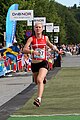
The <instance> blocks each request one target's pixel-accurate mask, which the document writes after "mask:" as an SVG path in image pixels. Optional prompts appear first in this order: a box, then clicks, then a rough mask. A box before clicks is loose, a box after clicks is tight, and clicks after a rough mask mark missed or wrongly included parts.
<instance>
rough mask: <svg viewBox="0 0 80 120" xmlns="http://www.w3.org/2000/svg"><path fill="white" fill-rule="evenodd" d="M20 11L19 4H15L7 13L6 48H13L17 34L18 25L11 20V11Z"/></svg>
mask: <svg viewBox="0 0 80 120" xmlns="http://www.w3.org/2000/svg"><path fill="white" fill-rule="evenodd" d="M11 10H18V4H13V5H11V6H10V8H9V9H8V12H7V17H6V47H9V46H12V42H13V39H14V36H15V32H16V23H17V21H11V20H10V11H11Z"/></svg>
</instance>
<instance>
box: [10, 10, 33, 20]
mask: <svg viewBox="0 0 80 120" xmlns="http://www.w3.org/2000/svg"><path fill="white" fill-rule="evenodd" d="M10 20H12V21H14V20H17V21H22V20H23V21H24V20H33V10H11V12H10Z"/></svg>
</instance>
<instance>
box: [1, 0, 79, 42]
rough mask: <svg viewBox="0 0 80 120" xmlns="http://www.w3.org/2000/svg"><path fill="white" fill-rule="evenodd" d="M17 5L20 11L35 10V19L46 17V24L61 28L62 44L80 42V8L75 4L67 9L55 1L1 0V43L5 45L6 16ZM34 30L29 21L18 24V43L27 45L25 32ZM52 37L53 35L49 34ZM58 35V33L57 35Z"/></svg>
mask: <svg viewBox="0 0 80 120" xmlns="http://www.w3.org/2000/svg"><path fill="white" fill-rule="evenodd" d="M14 3H17V4H19V10H34V17H46V22H50V23H54V25H59V26H60V33H59V36H60V43H61V44H62V43H65V44H67V43H69V44H70V43H79V42H80V7H77V6H76V4H74V6H73V7H69V8H67V7H66V6H63V5H61V4H59V3H56V2H55V0H1V3H0V43H3V39H4V32H5V31H6V27H5V26H6V16H7V11H8V9H9V7H10V6H11V5H12V4H14ZM27 29H32V28H31V27H28V26H27V21H18V22H17V29H16V34H17V40H18V43H25V42H26V39H25V32H26V30H27ZM47 34H48V35H49V36H52V33H47ZM56 34H58V33H56Z"/></svg>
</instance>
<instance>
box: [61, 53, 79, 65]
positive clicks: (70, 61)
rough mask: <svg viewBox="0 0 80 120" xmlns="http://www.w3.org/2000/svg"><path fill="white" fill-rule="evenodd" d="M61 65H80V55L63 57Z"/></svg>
mask: <svg viewBox="0 0 80 120" xmlns="http://www.w3.org/2000/svg"><path fill="white" fill-rule="evenodd" d="M61 67H80V55H72V56H70V55H69V56H65V57H63V58H62V63H61Z"/></svg>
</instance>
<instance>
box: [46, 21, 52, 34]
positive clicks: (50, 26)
mask: <svg viewBox="0 0 80 120" xmlns="http://www.w3.org/2000/svg"><path fill="white" fill-rule="evenodd" d="M46 32H53V23H46Z"/></svg>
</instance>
